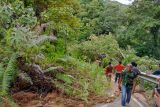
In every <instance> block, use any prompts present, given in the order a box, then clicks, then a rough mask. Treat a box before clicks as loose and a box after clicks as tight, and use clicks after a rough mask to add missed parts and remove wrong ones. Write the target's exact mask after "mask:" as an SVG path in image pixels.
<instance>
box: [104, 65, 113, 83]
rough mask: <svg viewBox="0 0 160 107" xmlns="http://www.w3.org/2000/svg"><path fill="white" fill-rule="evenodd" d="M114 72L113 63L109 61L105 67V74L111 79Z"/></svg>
mask: <svg viewBox="0 0 160 107" xmlns="http://www.w3.org/2000/svg"><path fill="white" fill-rule="evenodd" d="M112 73H113V66H112V63H111V62H109V63H108V66H107V67H106V69H105V75H106V77H107V78H109V81H111V78H112Z"/></svg>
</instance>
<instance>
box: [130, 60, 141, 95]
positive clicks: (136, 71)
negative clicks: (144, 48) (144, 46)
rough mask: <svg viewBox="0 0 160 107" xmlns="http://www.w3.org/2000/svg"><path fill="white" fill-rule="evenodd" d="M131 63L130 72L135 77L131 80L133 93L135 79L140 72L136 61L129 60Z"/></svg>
mask: <svg viewBox="0 0 160 107" xmlns="http://www.w3.org/2000/svg"><path fill="white" fill-rule="evenodd" d="M131 65H132V72H133V73H134V75H135V79H134V81H133V89H132V94H133V93H134V91H135V88H136V81H137V79H136V78H137V76H138V75H139V74H140V73H141V72H140V70H139V69H138V67H137V63H136V62H131Z"/></svg>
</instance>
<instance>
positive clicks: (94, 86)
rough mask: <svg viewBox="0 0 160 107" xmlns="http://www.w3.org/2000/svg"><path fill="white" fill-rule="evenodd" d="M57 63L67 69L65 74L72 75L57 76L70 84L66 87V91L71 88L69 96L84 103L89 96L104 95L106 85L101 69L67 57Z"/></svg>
mask: <svg viewBox="0 0 160 107" xmlns="http://www.w3.org/2000/svg"><path fill="white" fill-rule="evenodd" d="M62 62H63V63H62ZM58 63H60V64H62V65H63V66H65V67H66V69H69V70H70V71H69V72H67V74H70V75H72V76H69V77H68V76H66V75H65V76H64V75H62V74H60V76H59V75H58V76H59V77H60V78H61V80H63V81H65V83H69V84H70V85H68V86H66V89H68V88H70V87H71V93H68V94H69V95H72V96H77V97H78V98H81V99H83V100H85V101H87V98H88V96H89V95H91V94H92V95H93V94H94V95H104V92H105V90H106V88H107V87H108V85H107V82H106V81H105V78H104V75H103V69H102V68H100V67H98V66H97V65H95V64H92V63H87V62H84V61H83V60H77V59H75V58H72V57H69V56H67V57H64V58H61V59H59V61H58ZM70 68H72V69H70ZM71 83H72V84H71ZM64 91H65V90H64Z"/></svg>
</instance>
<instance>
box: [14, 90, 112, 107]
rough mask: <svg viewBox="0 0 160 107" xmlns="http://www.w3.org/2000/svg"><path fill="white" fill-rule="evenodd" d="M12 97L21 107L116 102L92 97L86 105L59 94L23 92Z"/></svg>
mask: <svg viewBox="0 0 160 107" xmlns="http://www.w3.org/2000/svg"><path fill="white" fill-rule="evenodd" d="M12 97H13V99H14V100H15V102H16V103H17V104H18V105H19V106H20V107H91V106H92V105H95V104H97V103H110V102H112V101H113V100H114V98H112V97H97V96H90V98H88V103H86V102H84V101H82V100H79V99H72V98H68V97H67V96H64V95H62V94H58V93H57V92H52V93H48V94H47V95H46V96H41V95H39V94H37V93H33V92H23V91H22V92H17V93H15V94H13V95H12Z"/></svg>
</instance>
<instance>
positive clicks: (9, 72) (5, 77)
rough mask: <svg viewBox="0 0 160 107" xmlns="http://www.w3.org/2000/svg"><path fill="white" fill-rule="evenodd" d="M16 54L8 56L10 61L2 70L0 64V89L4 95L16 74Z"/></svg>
mask: <svg viewBox="0 0 160 107" xmlns="http://www.w3.org/2000/svg"><path fill="white" fill-rule="evenodd" d="M16 56H17V55H16V54H13V55H12V56H11V58H10V61H9V63H8V65H7V67H6V69H5V71H3V68H2V65H1V70H2V71H1V73H0V76H1V77H0V78H1V79H0V80H1V81H0V90H1V93H0V94H1V95H2V96H5V95H7V93H8V91H9V88H10V83H11V82H12V81H13V79H14V77H15V74H16Z"/></svg>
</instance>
